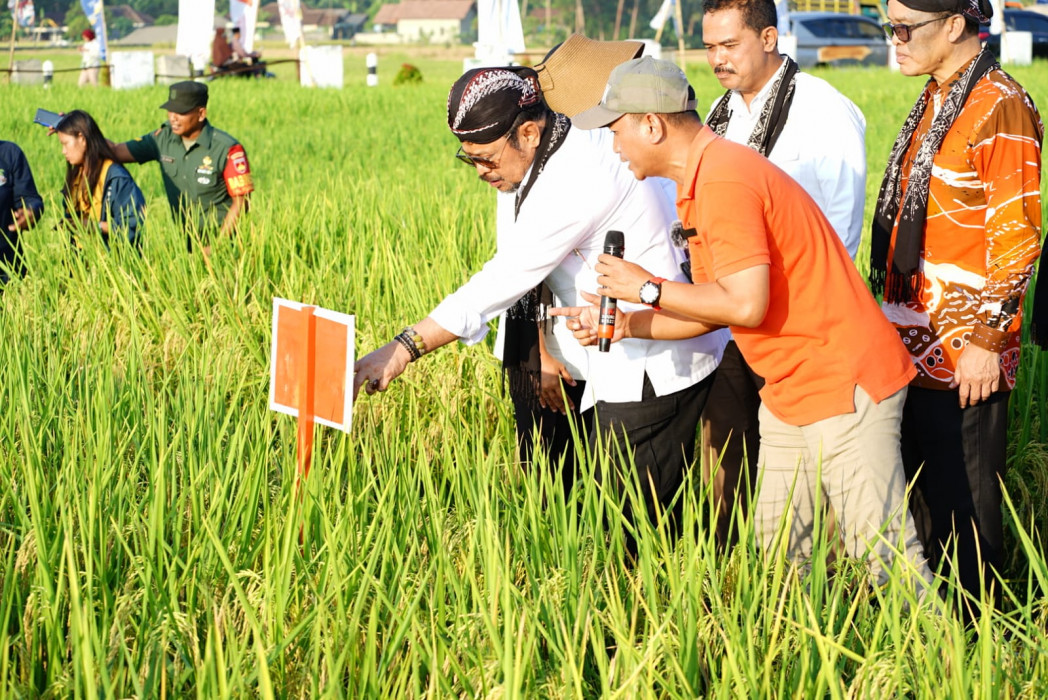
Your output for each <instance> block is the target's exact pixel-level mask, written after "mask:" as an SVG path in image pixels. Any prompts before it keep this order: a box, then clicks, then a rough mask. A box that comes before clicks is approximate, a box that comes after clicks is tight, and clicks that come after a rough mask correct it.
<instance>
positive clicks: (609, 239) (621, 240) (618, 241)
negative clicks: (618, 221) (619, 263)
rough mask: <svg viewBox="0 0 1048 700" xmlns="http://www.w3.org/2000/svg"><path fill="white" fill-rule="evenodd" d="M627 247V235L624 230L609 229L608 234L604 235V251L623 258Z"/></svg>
mask: <svg viewBox="0 0 1048 700" xmlns="http://www.w3.org/2000/svg"><path fill="white" fill-rule="evenodd" d="M625 248H626V237H625V236H624V235H623V234H622V231H608V235H606V236H605V237H604V252H605V253H607V254H608V255H614V256H615V257H619V258H621V257H622V252H623V250H625Z"/></svg>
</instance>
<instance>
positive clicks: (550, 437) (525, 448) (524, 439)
mask: <svg viewBox="0 0 1048 700" xmlns="http://www.w3.org/2000/svg"><path fill="white" fill-rule="evenodd" d="M561 386H563V387H564V393H565V394H566V395H567V397H568V398H569V399H571V402H572V403H573V404H574V405H575V408H574V409H572V410H570V411H569V412H568V415H564V414H563V413H556V412H554V411H551V410H549V409H547V408H532V407H531V406H530V405H528V403H527V402H525V401H519V400H514V401H513V414H514V417H515V418H516V420H517V447H518V450H519V452H520V461H521V463H522V464H523V465H524V467H525V468H528V467H530V466H531V465H532V463H533V462H534V459H535V451H536V450H538V449H541V450H544V451H545V452H546V454H547V455H548V456H549V464H550V465H556V464H559V463H560V460H561V458H563V459H564V470H563V472H562V474H561V479H562V484H563V486H564V494H565V495H567V493H568V492H569V491H570V490H571V487H572V486H573V485H574V484H575V479H576V477H577V475H578V453H577V452H576V450H575V443H574V441H573V440H572V435H571V423H572V422H574V423H575V431H576V432H577V433H578V435H579V436H580V437H582V436H584V435H587V434H588V433H589V427H590V421H591V420H592V418H593V410H592V409H590V410H588V411H586V412H584V413H583V412H580V411H579V406H580V405H581V404H582V395H583V393H584V392H585V391H586V382H584V381H581V380H577V381H576V382H575V386H570V385H568V384H564V383H561ZM583 439H585V438H583Z"/></svg>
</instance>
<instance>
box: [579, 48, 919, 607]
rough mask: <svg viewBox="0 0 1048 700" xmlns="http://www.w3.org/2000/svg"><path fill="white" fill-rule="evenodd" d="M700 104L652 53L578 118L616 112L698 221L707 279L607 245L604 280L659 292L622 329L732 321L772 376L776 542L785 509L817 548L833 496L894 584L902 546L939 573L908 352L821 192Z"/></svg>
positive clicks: (698, 252)
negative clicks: (661, 270)
mask: <svg viewBox="0 0 1048 700" xmlns="http://www.w3.org/2000/svg"><path fill="white" fill-rule="evenodd" d="M694 104H695V102H694V92H693V91H692V89H691V87H690V86H689V85H688V81H687V78H686V77H685V76H684V73H683V72H682V71H681V70H680V69H679V68H677V67H676V66H675V65H673V64H672V63H669V62H667V61H657V60H654V59H651V58H650V57H645V58H640V59H635V60H633V61H628V62H626V63H624V64H622V65H621V66H619V67H618V68H616V69H615V70H614V71H613V72H612V74H611V77H610V78H609V81H608V86H607V88H606V90H605V93H604V98H603V100H602V101H601V103H600V104H599V105H598V106H596V107H594V108H593V109H590V110H587V111H586V112H583V113H581V114H579V115H577V116H576V117H575V118H574V120H573V121H574V124H575V126H578V127H580V128H583V129H587V128H588V129H592V128H597V127H601V126H605V125H609V128H610V129H611V131H612V133H613V134H614V136H615V150H616V152H618V153H619V155H620V157H621V158H622V159H623V160H626V161H628V162H629V164H630V169H631V170H632V171H633V174H634V176H635V177H637V178H638V179H644V178H646V177H656V176H660V177H667V178H670V179H672V180H674V181H675V182H676V183H677V210H678V214H679V215H680V217H681V220H682V221H683V222H684V226H685V227H686V228H687V229H688V231H687V233H690V234H691V235H690V237H689V239H688V240H689V248H690V252H691V264H692V274H693V278H694V284H689V283H686V282H668V281H665V280H661V279H658V278H654V279H653V278H652V275H651V274H649V273H648V272H647V271H646V270H644V269H642V268H641V267H639V266H638V265H636V264H634V263H631V262H628V261H625V260H618V259H615V258H613V257H612V256H607V255H602V256H601V257H600V264H599V265H598V266H597V268H596V270H597V272H599V273H601V277H599V278H598V281H599V282H600V284H602V285H603V289H602V290H601V291H602V293H603V294H605V295H607V296H610V297H614V298H617V299H620V300H627V301H632V302H640V303H646V304H648V305H650V306H652V307H653V310H651V311H637V312H633V313H630V314H622V315H621V316H620V318H619V321H618V322H617V324H616V336H617V337H641V338H664V339H668V338H687V337H691V336H694V335H698V334H702V333H706V332H709V331H711V330H714V329H716V328H720V327H723V326H729V327H730V328H731V331H732V334H733V335H734V337H735V340H736V342H737V343H738V346H739V350H740V351H741V352H742V355H743V357H744V358H745V359H746V361H747V362H748V363H749V364H750V366H751V367H753V369H754V371H756V372H757V373H758V374H760V375H761V376H762V377H764V378H765V380H766V384H765V386H764V389H762V390H761V399H762V406H761V415H760V421H761V425H760V436H761V443H760V452H761V454H760V463H761V477H760V478H761V489H760V494H759V495H758V498H757V506H756V508H755V510H754V518H755V527H756V531H757V534H758V538H759V541H760V544H761V546H762V547H763V548H765V549H766V550H769V551H770V550H773V549H774V548H776V547H777V546H778V542H777V540H776V534H777V532H778V531H779V527H780V523H781V522H782V521H783V520H784V519H785V531H784V534H785V537H786V540H787V541H786V545H785V546H786V549H787V553H788V555H789V556H790V557H791V558H792V559H794V560H796V561H804V560H806V559H808V558H810V556H811V552H812V548H813V534H814V526H815V523H816V522H817V521H818V518H820V517H821V516H822V514H823V509H821V508H820V506H824V505H829V506H832V508H833V510H834V511H835V513H836V515H837V517H838V523H837V524H838V529H839V532H840V533H841V535H842V536H843V544H844V547H845V550H846V551H847V553H848V554H849V555H850V556H853V557H856V558H866V559H867V561H868V562H869V565H870V569H871V572H872V574H873V575H874V576H875V577H876V578H877V579H878V581H879V582H880V583H885V582H886V581H887V580H888V571H887V569H888V567H889V566H890V563H891V559H892V552H893V551H894V549H895V548H899V549H901V550H902V551H904V552H905V556H906V559H907V560H908V562H909V564H910V566H912V568H911V569H909V573H910V574H911V575H914V576H915V577H917V578H919V579H923V581H924V582H930V581H931V574H930V572H929V570H928V567H927V564H926V562H925V558H924V552H923V550H922V548H921V546H920V543H919V541H918V539H917V534H916V531H915V529H914V526H913V524H912V523H911V522H910V521H909V519H908V518H907V517H906V515H907V511H906V494H905V488H906V481H905V477H904V474H903V466H902V457H901V454H900V450H899V424H900V420H901V418H902V407H903V403H904V401H905V399H906V389H907V384H908V383H909V381H910V379H912V378H913V376H914V374H915V370H914V367H913V364H912V363H911V362H910V358H909V355H908V354H907V353H906V350H905V348H904V347H903V345H902V343H901V342H900V340H899V337H898V334H897V333H895V331H894V329H893V328H892V326H891V324H890V323H888V321H887V319H885V318H884V315H883V314H882V313H881V311H880V309H879V308H878V306H877V303H876V301H875V300H874V298H873V297H872V296H871V295H870V292H869V291H868V290H867V288H866V285H865V284H864V282H863V280H862V279H861V278H860V276H859V274H858V272H856V270H855V266H854V265H853V264H852V262H851V258H850V257H849V255H848V251H847V250H845V248H844V245H843V244H842V243H841V241H840V239H839V238H838V237H837V235H836V233H834V230H833V227H832V226H831V225H830V223H829V221H827V219H826V217H825V215H823V213H822V212H821V210H820V209H819V207H818V205H817V204H816V203H815V202H814V200H812V198H811V197H810V196H809V195H808V194H807V193H806V192H805V191H804V189H803V188H801V186H800V185H798V184H797V183H796V182H795V181H794V180H793V179H791V178H790V177H789V176H788V175H786V173H784V172H783V171H781V170H779V169H778V168H777V167H775V166H774V165H772V164H771V163H770V162H769V161H768V160H767V159H765V158H764V157H763V156H761V155H760V154H758V153H757V152H755V151H753V150H752V149H749V148H747V147H746V146H743V145H739V144H735V143H732V142H730V141H727V140H725V139H723V138H720V137H718V136H717V135H715V134H714V133H713V131H712V130H710V129H709V128H708V127H706V126H704V125H703V123H702V120H701V119H700V118H699V116H698V114H697V113H696V112H695V107H694ZM813 271H817V274H812V272H813ZM566 313H567V314H569V315H577V316H579V318H578V319H570V320H569V326H570V327H578V330H577V332H576V337H578V338H579V339H580V341H582V342H583V343H584V344H588V343H589V342H591V340H592V339H593V337H594V336H595V329H594V328H593V326H594V325H595V317H596V314H595V313H594V312H593V310H592V309H579V308H576V309H570V310H566ZM562 315H563V314H562ZM794 484H796V486H795V487H794ZM918 588H919V589H920V590H921V591H923V590H925V587H924V586H923V585H919V586H918Z"/></svg>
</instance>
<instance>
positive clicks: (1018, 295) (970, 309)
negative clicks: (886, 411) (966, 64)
mask: <svg viewBox="0 0 1048 700" xmlns="http://www.w3.org/2000/svg"><path fill="white" fill-rule="evenodd" d="M962 72H963V70H962ZM958 75H959V74H958ZM958 75H955V76H954V78H952V79H951V80H950V81H948V82H946V83H944V84H943V85H942V86H937V85H936V84H935V81H934V80H932V81H929V84H928V87H927V88H926V93H925V95H926V97H927V98H928V99H930V100H931V103H930V104H929V107H934V109H926V110H925V112H924V117H923V119H922V120H921V123H920V125H919V126H918V127H917V129H916V131H915V132H914V134H913V138H912V140H911V141H910V147H909V150H908V152H907V154H906V156H905V158H904V160H903V164H902V173H901V176H902V185H901V189H902V196H905V193H906V187H907V185H908V184H909V177H910V172H911V169H912V166H913V158H914V156H915V155H916V153H917V149H918V148H919V146H920V143H921V140H922V139H923V138H924V137H925V135H926V134H927V133H928V129H929V127H930V126H931V123H932V119H933V118H934V115H935V113H936V112H937V111H938V107H939V103H940V101H941V100H942V99H943V98H944V97H945V96H946V94H947V93H948V92H949V89H950V86H951V85H952V83H953V82H954V80H956V78H957V77H958ZM1043 136H1044V126H1043V125H1042V123H1041V118H1040V116H1039V115H1038V113H1037V108H1036V107H1035V106H1034V104H1033V101H1032V100H1031V99H1030V97H1029V95H1027V94H1026V91H1025V90H1024V89H1023V88H1022V86H1020V85H1019V84H1018V83H1016V82H1015V81H1014V80H1012V78H1011V76H1009V75H1008V74H1007V73H1005V72H1003V71H1001V70H1000V69H997V70H993V71H991V72H989V73H988V74H987V75H986V76H985V77H984V78H982V79H981V80H980V81H979V82H978V83H977V84H976V85H975V87H974V89H973V90H972V93H971V95H970V96H969V98H968V100H967V102H965V104H964V107H963V108H962V110H961V112H960V114H958V116H957V118H956V120H955V121H954V123H953V125H952V126H951V127H950V130H949V132H948V133H947V134H946V136H945V138H944V139H943V143H942V147H941V148H940V150H939V152H938V154H936V156H935V159H934V164H933V169H932V175H931V180H930V183H929V197H928V214H927V220H926V223H925V229H924V246H923V250H922V252H921V260H920V272H921V275H922V276H923V280H924V285H923V288H922V289H921V293H920V297H919V299H917V300H916V301H909V302H905V303H897V304H889V303H885V304H884V312H885V314H886V315H887V317H888V319H889V320H890V321H891V322H892V323H893V324H894V325H895V326H896V328H897V329H898V331H899V335H900V336H901V337H902V341H903V344H904V345H905V346H906V348H907V350H909V352H910V355H911V356H912V358H913V361H914V363H915V364H916V366H917V378H916V379H914V380H913V382H912V383H913V385H915V386H920V387H925V388H929V389H948V388H949V384H950V381H951V380H952V379H953V373H954V368H955V367H956V366H957V360H958V358H959V356H960V354H961V351H962V350H964V348H965V346H966V345H967V343H968V342H969V339H970V336H971V334H972V329H973V328H975V327H977V326H980V325H981V326H984V327H985V328H982V329H980V333H981V335H982V336H984V337H991V338H994V339H995V340H996V341H997V342H999V343H1000V344H1001V345H1003V348H1004V349H1003V351H1002V352H1001V370H1002V378H1003V381H1002V384H1001V388H1002V389H1005V388H1007V389H1011V388H1013V387H1014V386H1015V372H1016V369H1017V368H1018V365H1019V344H1020V343H1019V329H1020V326H1021V323H1022V301H1023V297H1024V295H1025V294H1026V288H1027V284H1028V283H1029V281H1030V276H1031V274H1032V273H1033V266H1034V263H1035V261H1036V260H1037V257H1038V255H1040V250H1041V248H1040V240H1041V194H1040V176H1041V142H1042V139H1043ZM897 233H898V221H896V225H895V230H893V231H892V249H891V250H890V251H889V259H891V257H890V256H891V255H892V254H893V253H894V246H895V237H896V235H897ZM888 274H889V285H890V284H891V279H890V276H891V275H892V272H891V270H890V269H889V271H888Z"/></svg>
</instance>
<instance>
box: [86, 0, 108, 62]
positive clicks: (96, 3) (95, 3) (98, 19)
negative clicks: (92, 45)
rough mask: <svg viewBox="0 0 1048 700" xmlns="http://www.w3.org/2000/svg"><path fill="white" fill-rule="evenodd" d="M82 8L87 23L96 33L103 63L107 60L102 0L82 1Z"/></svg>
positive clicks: (99, 53)
mask: <svg viewBox="0 0 1048 700" xmlns="http://www.w3.org/2000/svg"><path fill="white" fill-rule="evenodd" d="M80 7H81V8H83V10H84V14H85V15H87V21H88V22H89V23H90V24H91V30H92V31H93V32H94V33H95V40H96V41H97V42H98V55H99V56H100V57H101V59H102V61H103V62H105V60H106V44H107V43H108V42H107V41H106V18H105V13H104V12H103V10H102V0H80Z"/></svg>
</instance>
